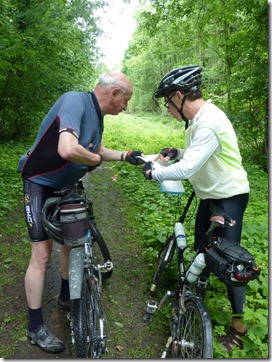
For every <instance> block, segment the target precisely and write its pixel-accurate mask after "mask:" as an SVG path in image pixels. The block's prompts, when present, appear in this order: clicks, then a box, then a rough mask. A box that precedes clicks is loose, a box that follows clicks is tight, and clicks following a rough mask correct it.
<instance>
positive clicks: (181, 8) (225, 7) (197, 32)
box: [123, 0, 268, 162]
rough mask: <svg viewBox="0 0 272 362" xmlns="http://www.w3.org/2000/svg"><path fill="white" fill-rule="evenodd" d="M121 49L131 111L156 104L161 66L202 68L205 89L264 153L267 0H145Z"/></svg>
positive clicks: (164, 70)
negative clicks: (125, 47)
mask: <svg viewBox="0 0 272 362" xmlns="http://www.w3.org/2000/svg"><path fill="white" fill-rule="evenodd" d="M141 3H142V9H141V10H140V11H139V13H138V15H137V20H138V27H137V29H136V31H135V33H134V36H133V38H132V40H131V42H130V45H129V48H128V50H127V51H126V54H125V60H124V62H123V69H124V71H125V72H126V73H127V74H128V76H129V77H130V78H131V80H132V83H133V84H134V86H135V88H136V90H135V96H134V97H133V100H132V104H131V110H132V111H154V110H155V109H156V107H155V105H154V104H153V103H152V100H151V96H152V94H153V92H154V91H155V90H156V86H157V85H158V83H159V81H160V80H161V78H162V77H163V75H164V74H165V73H167V72H168V71H170V70H171V69H173V68H176V67H179V66H182V65H191V64H198V65H200V66H201V67H202V68H203V93H204V95H205V96H206V97H211V98H212V99H213V101H214V102H215V103H216V104H217V105H218V106H219V107H221V108H223V109H224V111H226V112H227V114H228V116H229V118H230V119H231V121H232V122H233V123H234V126H235V127H236V130H237V132H238V135H239V136H240V137H243V139H244V141H245V143H246V144H248V145H249V144H250V145H252V147H253V148H254V149H255V151H256V155H257V157H256V160H255V161H257V160H258V162H262V161H261V160H260V156H261V157H263V155H265V154H266V152H267V139H268V4H267V2H266V1H264V0H246V1H245V0H239V1H238V0H205V1H204V0H202V1H195V2H192V1H189V0H181V1H175V0H146V1H142V2H141Z"/></svg>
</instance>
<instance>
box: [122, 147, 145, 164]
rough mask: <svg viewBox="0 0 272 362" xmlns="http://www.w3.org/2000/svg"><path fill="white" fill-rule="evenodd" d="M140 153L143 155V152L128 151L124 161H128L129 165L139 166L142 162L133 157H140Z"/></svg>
mask: <svg viewBox="0 0 272 362" xmlns="http://www.w3.org/2000/svg"><path fill="white" fill-rule="evenodd" d="M142 153H143V151H133V150H130V151H128V153H127V154H126V157H125V160H126V161H128V162H129V163H131V164H132V165H139V164H141V163H143V161H142V160H141V159H140V158H135V157H136V156H141V154H142Z"/></svg>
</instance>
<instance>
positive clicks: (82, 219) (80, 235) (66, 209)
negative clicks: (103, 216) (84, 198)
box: [60, 203, 88, 246]
mask: <svg viewBox="0 0 272 362" xmlns="http://www.w3.org/2000/svg"><path fill="white" fill-rule="evenodd" d="M60 223H61V229H62V236H63V240H64V243H65V244H66V245H69V246H79V245H82V244H84V243H85V242H86V241H87V235H88V223H87V215H86V209H85V204H84V203H75V204H64V205H61V206H60Z"/></svg>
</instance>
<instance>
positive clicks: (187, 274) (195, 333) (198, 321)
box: [144, 191, 258, 358]
mask: <svg viewBox="0 0 272 362" xmlns="http://www.w3.org/2000/svg"><path fill="white" fill-rule="evenodd" d="M194 196H195V194H194V191H193V192H192V194H191V195H190V197H189V199H188V201H187V204H186V206H185V208H184V211H183V213H182V215H181V216H180V218H179V220H178V222H177V223H176V224H175V227H174V228H173V233H172V234H171V235H169V236H168V237H167V239H166V241H165V244H164V246H163V248H162V250H161V251H160V252H159V255H158V258H159V259H160V262H159V265H158V267H157V270H156V272H155V274H154V276H153V281H152V284H151V285H150V287H149V289H150V292H151V293H154V292H155V290H156V287H157V285H158V283H159V281H160V279H161V276H162V274H163V272H164V270H165V267H166V265H167V264H168V263H169V262H170V261H171V260H172V259H173V256H174V255H176V256H177V266H178V285H177V288H176V290H174V291H169V290H168V291H167V292H166V293H165V294H164V296H163V298H162V299H161V301H160V302H159V303H157V302H156V301H154V300H151V301H148V302H147V303H146V314H145V317H144V318H145V320H149V321H151V320H152V317H153V315H154V313H155V311H156V310H160V309H161V308H162V306H163V305H164V303H165V302H166V301H167V300H168V301H169V299H170V305H171V317H170V329H171V333H170V336H169V338H168V339H167V342H166V345H165V348H164V351H163V353H162V355H161V358H167V357H172V358H213V333H212V323H211V320H210V317H209V313H208V310H207V308H206V306H205V304H204V302H203V300H202V298H201V296H202V295H203V293H205V290H206V287H207V283H208V280H207V279H202V280H201V278H199V275H200V274H201V272H202V271H203V270H204V268H205V266H206V262H208V260H209V259H208V258H206V255H205V254H207V253H209V256H210V255H211V257H213V255H214V253H213V252H214V248H215V247H216V246H217V245H219V244H220V245H221V244H224V245H225V244H226V243H227V248H228V250H230V249H231V252H233V250H234V253H233V254H235V253H236V254H237V252H236V249H237V248H239V250H238V254H239V253H240V254H239V258H240V259H239V258H237V256H236V254H235V257H234V258H233V260H231V257H232V256H231V257H230V258H229V260H231V261H230V262H229V261H226V260H225V259H224V258H223V257H221V259H220V256H219V254H218V255H217V254H216V255H215V260H217V262H216V263H217V264H216V263H214V264H215V265H216V266H217V267H218V269H220V268H221V269H220V273H221V274H220V273H219V271H218V273H217V270H212V272H213V273H214V274H215V275H219V274H220V275H222V277H225V276H226V278H228V279H229V280H230V281H233V282H235V283H239V282H240V281H241V284H246V283H247V282H248V281H249V280H251V279H254V278H255V277H256V276H257V274H258V271H256V270H258V267H257V266H255V267H256V269H255V271H253V274H252V271H251V269H250V272H247V269H246V267H244V265H246V263H248V260H250V262H249V263H248V265H249V264H250V265H251V266H252V265H254V263H253V260H254V258H253V257H252V256H251V255H250V254H249V253H248V252H247V251H246V250H245V249H244V248H242V247H240V246H237V245H234V243H229V242H228V241H223V243H222V241H220V240H219V239H218V238H217V237H216V236H215V233H214V230H215V228H217V227H225V226H230V227H231V226H233V225H234V224H235V220H233V219H232V218H231V217H229V216H228V215H226V214H225V213H223V212H222V210H220V209H219V208H218V207H217V206H215V205H212V207H211V211H212V216H211V218H210V221H211V224H210V227H209V229H208V230H207V232H206V234H205V237H204V239H203V241H202V243H201V245H200V246H199V249H198V250H197V251H196V253H195V256H194V257H193V259H192V261H191V263H190V265H189V266H187V268H186V266H185V261H184V252H185V250H186V249H187V242H186V238H185V235H184V230H182V229H183V222H184V220H185V217H186V214H187V212H188V209H189V207H190V205H191V203H192V200H193V199H194ZM178 229H179V231H178ZM229 247H230V248H229ZM233 248H234V249H233ZM241 251H242V252H241ZM236 259H238V261H237V260H236ZM218 260H219V261H218ZM234 260H235V261H234ZM237 266H238V269H237V268H236V267H237ZM228 268H229V270H228ZM250 268H251V267H250ZM255 272H256V275H254V273H255ZM224 273H225V274H224ZM253 275H254V276H253ZM220 280H221V279H220Z"/></svg>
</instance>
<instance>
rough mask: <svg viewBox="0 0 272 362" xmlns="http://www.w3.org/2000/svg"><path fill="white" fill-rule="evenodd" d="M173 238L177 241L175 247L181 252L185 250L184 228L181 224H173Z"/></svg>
mask: <svg viewBox="0 0 272 362" xmlns="http://www.w3.org/2000/svg"><path fill="white" fill-rule="evenodd" d="M175 237H176V240H177V246H178V247H179V248H180V249H181V250H184V249H185V248H187V242H186V236H185V231H184V227H183V225H182V223H181V222H177V223H176V224H175Z"/></svg>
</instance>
